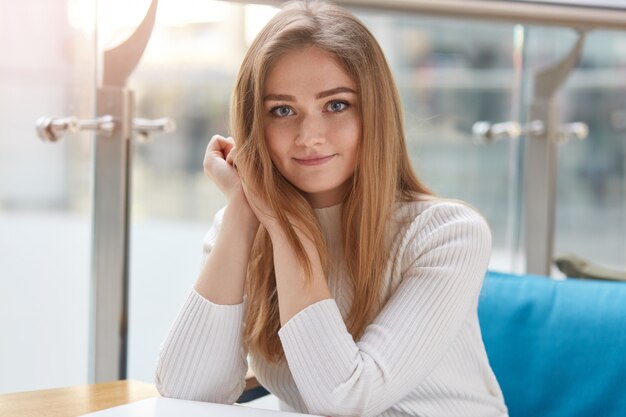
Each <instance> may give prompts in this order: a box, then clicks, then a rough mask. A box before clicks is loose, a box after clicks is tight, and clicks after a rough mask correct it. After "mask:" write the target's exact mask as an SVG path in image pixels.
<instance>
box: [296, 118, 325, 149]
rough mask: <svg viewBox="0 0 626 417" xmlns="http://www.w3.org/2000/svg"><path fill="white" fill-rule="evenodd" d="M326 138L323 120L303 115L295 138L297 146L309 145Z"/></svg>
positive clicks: (319, 142) (316, 143) (318, 142)
mask: <svg viewBox="0 0 626 417" xmlns="http://www.w3.org/2000/svg"><path fill="white" fill-rule="evenodd" d="M325 140H326V134H325V129H324V122H323V120H321V118H319V117H314V116H310V115H309V116H304V117H303V118H302V119H301V122H300V129H299V131H298V134H297V136H296V139H295V143H296V145H298V146H304V147H311V146H315V145H319V144H321V143H323V142H324V141H325Z"/></svg>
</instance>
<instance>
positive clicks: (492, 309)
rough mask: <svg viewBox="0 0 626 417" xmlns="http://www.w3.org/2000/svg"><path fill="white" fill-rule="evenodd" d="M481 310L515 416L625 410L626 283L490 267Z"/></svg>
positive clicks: (565, 416)
mask: <svg viewBox="0 0 626 417" xmlns="http://www.w3.org/2000/svg"><path fill="white" fill-rule="evenodd" d="M478 314H479V319H480V324H481V329H482V334H483V339H484V341H485V347H486V349H487V355H488V357H489V361H490V363H491V366H492V368H493V371H494V373H495V374H496V377H497V378H498V381H499V383H500V386H501V387H502V391H503V393H504V399H505V402H506V403H507V406H508V407H509V412H510V416H511V417H527V416H542V417H574V416H585V417H586V416H602V417H618V416H619V417H624V416H626V283H622V282H607V281H592V280H578V279H567V280H564V281H558V280H552V279H548V278H546V277H541V276H531V275H524V276H518V275H510V274H502V273H496V272H488V273H487V276H486V279H485V283H484V285H483V289H482V293H481V297H480V300H479V306H478Z"/></svg>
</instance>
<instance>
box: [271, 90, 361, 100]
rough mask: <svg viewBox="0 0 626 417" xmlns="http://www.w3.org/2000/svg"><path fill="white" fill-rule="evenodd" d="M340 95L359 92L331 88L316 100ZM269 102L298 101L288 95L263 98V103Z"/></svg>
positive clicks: (317, 96) (320, 94)
mask: <svg viewBox="0 0 626 417" xmlns="http://www.w3.org/2000/svg"><path fill="white" fill-rule="evenodd" d="M339 93H352V94H357V92H356V91H354V90H353V89H351V88H348V87H337V88H331V89H330V90H326V91H322V92H320V93H317V95H316V96H315V98H316V99H320V98H324V97H328V96H332V95H334V94H339ZM269 100H273V101H296V98H295V97H294V96H290V95H288V94H268V95H266V96H265V97H263V101H269Z"/></svg>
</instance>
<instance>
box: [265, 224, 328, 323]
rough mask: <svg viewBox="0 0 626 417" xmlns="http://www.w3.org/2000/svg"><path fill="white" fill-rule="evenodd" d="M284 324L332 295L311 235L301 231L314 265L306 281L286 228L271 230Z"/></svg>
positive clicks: (281, 317)
mask: <svg viewBox="0 0 626 417" xmlns="http://www.w3.org/2000/svg"><path fill="white" fill-rule="evenodd" d="M271 236H272V246H273V248H274V268H275V271H276V289H277V291H278V307H279V310H280V324H281V326H283V325H285V323H287V322H288V321H289V319H291V318H292V317H293V316H295V315H296V314H298V313H299V312H300V311H302V310H304V309H305V308H306V307H308V306H310V305H311V304H314V303H316V302H318V301H321V300H325V299H328V298H331V297H332V296H331V294H330V290H329V289H328V285H327V284H326V278H325V276H324V271H323V269H322V264H321V261H320V257H319V254H318V252H317V249H316V248H315V246H314V244H313V242H311V240H310V239H308V238H306V237H304V236H302V235H300V239H301V241H302V244H303V245H304V248H305V250H306V253H307V257H308V259H309V262H310V263H311V269H312V272H313V274H312V277H311V278H312V280H311V285H310V286H307V285H306V280H305V273H304V268H303V267H302V266H301V265H300V263H299V262H298V258H297V257H296V253H295V251H294V250H293V249H292V248H291V245H290V244H289V242H288V241H287V239H286V237H285V236H284V234H283V233H282V232H274V233H271Z"/></svg>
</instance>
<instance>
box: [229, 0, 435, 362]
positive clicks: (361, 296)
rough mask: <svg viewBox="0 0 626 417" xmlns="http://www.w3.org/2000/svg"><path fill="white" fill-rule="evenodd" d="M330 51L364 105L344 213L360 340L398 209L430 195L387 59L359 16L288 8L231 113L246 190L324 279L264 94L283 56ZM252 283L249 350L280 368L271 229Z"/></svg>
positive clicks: (258, 52)
mask: <svg viewBox="0 0 626 417" xmlns="http://www.w3.org/2000/svg"><path fill="white" fill-rule="evenodd" d="M309 45H314V46H316V47H318V48H321V49H323V50H324V51H326V52H328V53H330V54H331V55H332V56H333V57H334V58H335V59H336V60H337V62H339V63H340V64H341V65H342V66H343V68H344V69H345V71H346V72H347V73H348V74H349V75H350V76H351V77H352V78H353V80H354V81H355V84H356V86H357V89H358V93H359V97H360V111H361V120H362V122H361V123H362V126H361V127H362V129H361V131H362V137H361V141H360V143H359V149H358V155H357V164H356V168H355V172H354V174H353V178H352V186H351V188H350V190H349V191H348V194H347V196H346V198H345V201H344V203H343V207H342V236H343V242H344V257H345V260H346V262H347V269H348V271H349V276H350V281H351V285H352V286H353V289H354V300H353V303H352V306H351V309H350V312H349V314H348V316H347V318H346V325H347V328H348V330H349V331H350V333H351V334H352V336H353V337H354V339H355V340H358V339H359V338H360V336H361V335H362V333H363V331H364V330H365V328H366V326H367V325H368V324H369V322H370V321H371V320H372V319H373V317H374V316H375V314H377V313H378V312H379V310H380V308H381V306H380V304H381V300H380V297H379V294H380V292H381V287H382V280H383V276H384V268H385V265H386V263H387V260H388V250H389V248H388V245H389V243H388V242H387V239H386V234H385V231H386V227H387V226H388V221H389V220H390V218H391V215H392V213H393V210H394V203H396V202H397V201H407V200H415V199H416V198H419V196H424V195H429V194H430V192H429V190H428V189H427V188H426V187H425V186H424V185H422V184H421V183H420V182H419V181H418V179H417V178H416V176H415V174H414V173H413V170H412V168H411V164H410V161H409V157H408V155H407V151H406V145H405V139H404V125H403V111H402V106H401V103H400V99H399V95H398V92H397V89H396V86H395V82H394V80H393V76H392V74H391V71H390V69H389V66H388V64H387V62H386V60H385V57H384V54H383V52H382V50H381V48H380V46H379V45H378V43H377V42H376V40H375V39H374V37H373V36H372V34H371V33H370V32H369V30H368V29H367V28H366V27H365V26H364V25H363V24H362V23H361V22H360V21H359V20H358V19H357V18H356V17H354V16H353V15H352V14H350V13H349V12H347V11H345V10H344V9H342V8H340V7H337V6H335V5H332V4H329V3H326V2H319V1H313V2H302V1H297V2H290V3H287V4H286V5H284V6H283V8H282V10H281V11H280V12H279V13H278V14H276V15H275V16H274V17H273V18H272V19H271V20H270V21H269V23H268V24H267V25H266V26H265V27H264V28H263V29H262V31H261V32H260V33H259V34H258V36H257V37H256V39H255V40H254V41H253V43H252V45H251V46H250V48H249V50H248V52H247V54H246V56H245V58H244V60H243V63H242V65H241V69H240V71H239V75H238V77H237V82H236V86H235V90H234V93H233V98H232V105H231V116H230V120H231V133H232V134H233V136H234V138H235V139H236V145H237V148H238V150H239V151H238V156H237V167H238V171H239V174H240V176H241V178H242V180H243V181H244V182H246V184H247V185H248V186H249V187H250V188H251V189H253V190H255V191H256V192H257V193H258V194H259V195H260V196H261V198H264V199H265V200H266V202H267V204H268V205H269V206H270V207H271V209H272V210H273V212H274V213H275V214H276V217H277V219H278V221H279V222H280V224H281V225H282V227H283V229H284V230H285V232H286V234H287V236H288V239H289V241H290V244H291V246H292V247H293V249H294V251H295V253H296V256H297V258H298V261H299V262H300V264H301V265H302V266H303V268H304V272H305V275H306V277H307V278H308V279H309V282H310V277H311V265H310V263H309V260H308V259H307V257H306V253H305V250H304V247H303V246H302V243H301V242H300V240H299V239H298V237H297V234H296V232H295V230H294V225H293V224H292V223H290V221H289V219H292V220H293V219H296V221H295V227H298V228H301V229H302V230H303V231H304V232H305V233H306V234H307V236H309V237H310V238H311V239H312V240H313V241H314V243H315V245H316V247H317V249H318V251H319V254H320V259H321V260H322V265H323V268H324V271H325V272H326V264H327V258H328V255H327V250H326V246H325V243H324V238H323V234H322V231H321V229H320V225H319V223H318V221H317V218H316V216H315V213H314V211H313V209H312V207H311V206H310V204H309V203H308V202H307V200H306V199H305V197H304V196H303V194H302V193H301V192H300V191H299V190H298V189H297V188H295V187H294V186H293V185H291V184H290V183H289V182H288V181H287V180H286V179H285V178H284V177H283V176H282V175H281V174H280V173H279V172H278V170H277V169H276V167H275V166H274V165H273V164H272V161H271V159H270V156H269V152H268V149H267V147H266V143H265V137H264V129H263V117H264V115H263V91H264V83H265V80H266V78H267V75H268V73H269V71H270V70H271V68H272V65H273V63H274V62H276V60H277V58H279V57H280V56H282V55H283V54H285V53H288V52H289V51H293V50H295V49H297V48H301V47H303V46H309ZM246 282H247V284H246V294H247V303H248V305H247V312H246V318H245V336H244V340H245V343H246V345H247V347H248V348H249V349H250V351H252V352H255V353H257V354H259V355H261V356H263V357H264V358H265V359H267V360H269V361H274V362H278V361H280V360H281V359H282V358H283V357H284V351H283V349H282V345H281V343H280V340H279V338H278V330H279V329H280V319H279V311H278V295H277V292H276V282H275V272H274V263H273V256H272V242H271V240H270V238H269V235H268V233H267V231H266V230H265V229H263V227H260V228H259V231H258V233H257V236H256V239H255V241H254V244H253V247H252V252H251V257H250V262H249V264H248V276H247V281H246Z"/></svg>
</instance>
